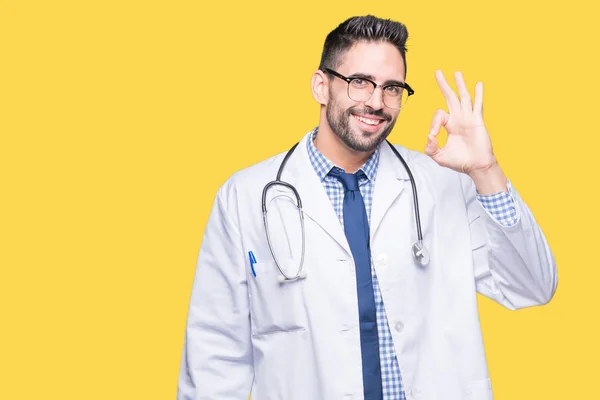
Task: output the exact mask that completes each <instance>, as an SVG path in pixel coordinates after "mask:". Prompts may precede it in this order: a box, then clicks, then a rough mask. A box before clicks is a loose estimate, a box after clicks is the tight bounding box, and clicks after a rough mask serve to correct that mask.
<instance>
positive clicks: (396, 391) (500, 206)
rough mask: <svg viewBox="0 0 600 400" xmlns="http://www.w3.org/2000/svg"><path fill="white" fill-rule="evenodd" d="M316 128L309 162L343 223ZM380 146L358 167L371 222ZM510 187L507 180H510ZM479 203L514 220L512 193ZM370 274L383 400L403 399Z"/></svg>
mask: <svg viewBox="0 0 600 400" xmlns="http://www.w3.org/2000/svg"><path fill="white" fill-rule="evenodd" d="M317 130H318V128H315V129H314V130H313V131H311V132H310V133H309V135H310V137H309V140H307V141H306V142H307V148H308V156H309V158H310V161H311V164H312V166H313V168H314V170H315V172H316V173H317V175H318V177H319V179H320V180H321V182H322V183H323V186H324V187H325V191H326V192H327V195H328V196H329V199H330V200H331V202H332V204H333V208H334V209H335V212H336V214H337V216H338V218H339V220H340V223H341V224H343V223H344V215H343V201H344V187H343V185H342V183H341V182H340V181H339V180H338V179H337V178H335V177H333V176H330V175H328V174H329V172H330V171H331V169H332V168H338V167H336V166H335V165H334V164H333V163H332V162H331V161H329V160H328V159H327V158H325V156H324V155H323V154H322V153H321V152H320V151H319V150H317V148H316V146H315V144H314V142H313V140H314V138H315V137H316V135H317ZM379 154H380V148H377V150H376V151H375V152H374V153H373V155H372V156H371V157H370V158H369V159H368V160H367V162H365V164H364V165H363V166H362V167H361V168H360V169H361V170H362V171H363V172H364V173H365V176H363V177H362V178H360V179H359V189H360V193H361V194H362V196H363V199H364V202H365V207H366V210H367V216H368V219H369V223H370V222H371V207H372V205H373V184H374V182H375V176H376V174H377V167H378V166H379ZM509 188H510V183H509ZM477 198H478V200H479V201H480V202H481V204H482V206H483V207H484V208H485V209H486V210H487V211H488V212H489V213H490V214H491V215H492V216H493V217H494V218H495V219H496V220H497V221H498V222H500V223H501V224H502V225H505V226H511V225H514V224H516V223H517V221H518V218H517V213H516V209H515V206H514V201H513V199H512V196H511V195H510V194H508V193H505V192H501V193H497V194H494V195H490V196H481V195H477ZM371 276H372V279H373V292H374V294H375V308H376V315H377V331H378V334H379V353H380V354H379V358H380V362H381V380H382V386H383V400H405V399H406V397H405V394H404V388H403V385H402V378H401V375H400V367H399V366H398V360H397V358H396V353H395V351H394V343H393V340H392V333H391V331H390V327H389V325H388V321H387V317H386V314H385V308H384V306H383V298H382V297H381V292H380V290H379V283H378V282H377V275H376V274H375V269H374V268H373V267H372V266H371Z"/></svg>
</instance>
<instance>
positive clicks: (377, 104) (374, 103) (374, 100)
mask: <svg viewBox="0 0 600 400" xmlns="http://www.w3.org/2000/svg"><path fill="white" fill-rule="evenodd" d="M365 105H367V106H369V107H371V108H372V109H374V110H381V109H382V108H383V107H384V104H383V89H382V88H381V87H377V88H375V90H374V91H373V93H372V94H371V98H369V100H367V101H365Z"/></svg>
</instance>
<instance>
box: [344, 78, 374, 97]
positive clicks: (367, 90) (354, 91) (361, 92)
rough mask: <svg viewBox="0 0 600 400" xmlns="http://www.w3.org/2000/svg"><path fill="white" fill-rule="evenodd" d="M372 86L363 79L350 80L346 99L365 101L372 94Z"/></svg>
mask: <svg viewBox="0 0 600 400" xmlns="http://www.w3.org/2000/svg"><path fill="white" fill-rule="evenodd" d="M373 89H374V88H373V85H372V84H371V83H370V82H367V81H365V80H363V79H352V81H350V83H349V84H348V97H350V98H351V99H352V100H354V101H367V100H369V99H370V98H371V94H372V93H373Z"/></svg>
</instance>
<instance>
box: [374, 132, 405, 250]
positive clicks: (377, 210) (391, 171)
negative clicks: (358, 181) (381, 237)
mask: <svg viewBox="0 0 600 400" xmlns="http://www.w3.org/2000/svg"><path fill="white" fill-rule="evenodd" d="M379 157H380V158H379V166H378V167H377V176H376V178H375V184H374V187H373V189H374V191H373V209H372V210H371V240H373V238H374V237H375V233H376V232H377V228H379V225H380V224H381V221H382V220H383V218H384V217H385V215H386V213H387V211H388V210H389V208H390V206H391V205H392V204H393V203H394V201H395V200H396V198H398V196H400V193H402V191H403V190H404V186H405V185H406V184H410V180H409V177H408V173H407V172H406V169H405V168H404V165H403V164H402V163H401V162H400V160H398V158H397V157H396V155H395V154H394V153H393V151H392V149H390V146H389V144H387V143H386V142H384V143H383V144H382V145H381V153H380V156H379Z"/></svg>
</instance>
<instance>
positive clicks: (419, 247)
mask: <svg viewBox="0 0 600 400" xmlns="http://www.w3.org/2000/svg"><path fill="white" fill-rule="evenodd" d="M386 142H387V144H389V146H390V148H391V149H392V151H393V152H394V154H395V155H396V157H398V159H399V160H400V162H402V164H403V165H404V168H405V169H406V172H407V173H408V177H409V178H410V184H411V186H412V192H413V203H414V207H415V220H416V223H417V242H416V243H414V244H413V245H412V256H413V258H414V260H415V261H416V262H417V264H419V265H420V266H422V267H425V266H427V265H428V264H429V252H428V251H427V249H426V248H425V245H424V244H423V233H422V232H421V218H420V216H419V215H420V214H419V199H418V198H417V186H416V185H415V179H414V178H413V175H412V173H411V171H410V168H408V164H406V161H404V158H402V156H401V155H400V153H398V150H396V148H395V147H394V146H393V145H392V144H391V143H390V142H389V141H387V140H386ZM297 146H298V143H296V144H295V145H293V146H292V148H291V149H290V150H289V151H288V152H287V154H286V155H285V157H284V158H283V161H282V162H281V165H280V166H279V170H278V171H277V177H276V178H275V180H274V181H271V182H269V183H267V184H266V185H265V187H264V188H263V192H262V212H263V222H264V226H265V231H266V234H267V243H268V244H269V250H270V251H271V256H272V257H273V260H274V261H275V265H276V266H277V269H278V270H279V272H280V273H281V275H280V276H279V282H281V283H284V282H291V281H295V280H298V279H304V278H306V277H307V273H306V271H305V270H304V269H303V266H304V249H305V232H304V213H303V211H302V200H301V199H300V194H299V193H298V191H297V190H296V188H295V187H294V186H293V185H291V184H290V183H287V182H284V181H282V180H281V173H282V172H283V168H284V167H285V164H286V163H287V161H288V159H289V158H290V156H291V155H292V153H293V152H294V150H296V147H297ZM276 185H281V186H284V187H286V188H288V189H290V190H291V191H292V192H293V193H294V196H295V197H296V202H297V208H298V213H299V216H300V225H301V228H302V253H301V256H300V265H299V266H298V269H297V270H296V274H295V275H288V274H286V272H285V271H284V269H283V268H282V267H281V264H280V263H279V260H278V259H277V256H276V255H275V251H273V246H272V244H271V237H270V236H269V223H268V220H267V191H268V190H269V188H270V187H271V186H276Z"/></svg>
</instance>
